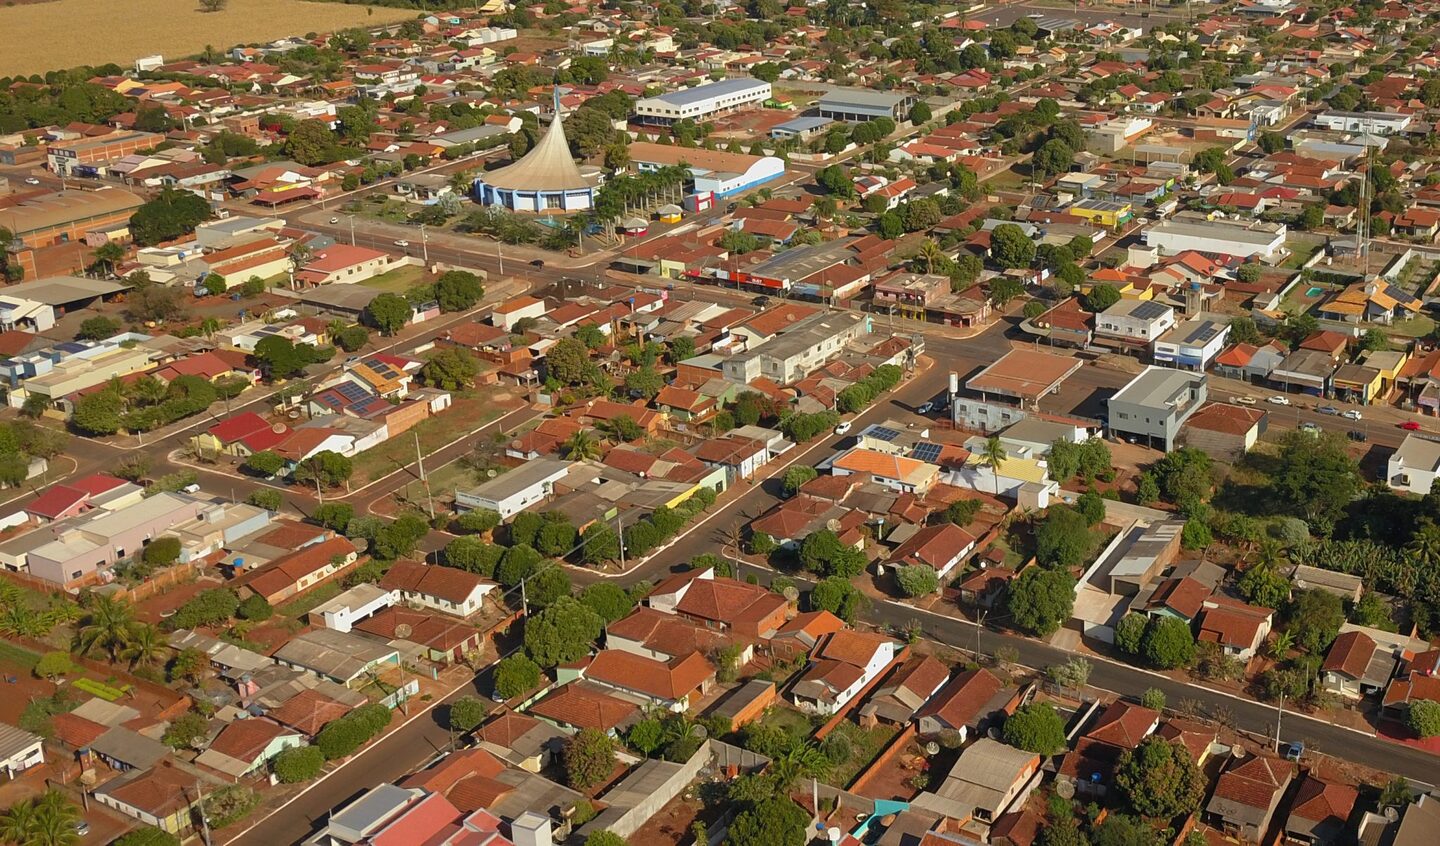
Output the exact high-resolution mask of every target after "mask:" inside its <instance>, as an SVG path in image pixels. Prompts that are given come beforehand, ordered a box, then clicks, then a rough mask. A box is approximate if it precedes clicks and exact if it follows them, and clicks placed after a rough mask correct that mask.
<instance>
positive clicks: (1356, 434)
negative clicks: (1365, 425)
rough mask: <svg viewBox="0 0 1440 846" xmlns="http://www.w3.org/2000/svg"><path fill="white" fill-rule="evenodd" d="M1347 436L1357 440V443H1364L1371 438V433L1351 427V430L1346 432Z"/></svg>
mask: <svg viewBox="0 0 1440 846" xmlns="http://www.w3.org/2000/svg"><path fill="white" fill-rule="evenodd" d="M1345 436H1346V437H1347V438H1349V439H1350V440H1352V441H1355V442H1357V443H1364V442H1365V441H1366V439H1367V438H1369V435H1366V434H1365V433H1364V432H1362V431H1360V430H1359V429H1351V430H1350V431H1348V432H1346V433H1345Z"/></svg>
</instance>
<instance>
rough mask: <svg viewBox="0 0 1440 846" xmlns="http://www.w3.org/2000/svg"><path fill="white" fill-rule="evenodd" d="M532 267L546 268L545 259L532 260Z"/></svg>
mask: <svg viewBox="0 0 1440 846" xmlns="http://www.w3.org/2000/svg"><path fill="white" fill-rule="evenodd" d="M530 266H531V267H544V266H545V259H531V260H530Z"/></svg>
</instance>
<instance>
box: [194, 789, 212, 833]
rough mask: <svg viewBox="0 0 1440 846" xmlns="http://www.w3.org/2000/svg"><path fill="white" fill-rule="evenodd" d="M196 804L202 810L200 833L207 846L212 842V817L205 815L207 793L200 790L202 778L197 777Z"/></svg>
mask: <svg viewBox="0 0 1440 846" xmlns="http://www.w3.org/2000/svg"><path fill="white" fill-rule="evenodd" d="M195 804H196V805H197V806H198V807H199V811H200V834H201V836H202V837H203V838H205V846H211V843H210V819H209V817H206V816H205V794H204V793H201V792H200V779H198V778H197V779H195Z"/></svg>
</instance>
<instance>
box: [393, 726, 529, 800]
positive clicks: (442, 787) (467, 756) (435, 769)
mask: <svg viewBox="0 0 1440 846" xmlns="http://www.w3.org/2000/svg"><path fill="white" fill-rule="evenodd" d="M517 716H518V715H517ZM526 719H528V718H526ZM531 722H534V720H531ZM504 770H505V765H504V764H502V763H501V762H500V761H499V760H498V759H496V757H495V756H494V755H491V754H490V753H489V752H487V751H485V750H484V749H462V750H458V751H455V752H452V753H450V754H449V755H446V756H445V757H443V758H441V759H440V760H439V761H437V762H436V763H435V765H434V766H432V767H428V768H426V769H423V770H421V771H420V772H418V773H412V774H410V775H408V776H406V777H405V778H404V779H401V780H400V781H399V782H396V783H397V784H398V785H399V786H401V787H405V788H412V787H419V788H423V789H425V790H429V791H430V792H432V793H449V792H450V789H451V788H452V787H454V786H455V785H456V784H457V783H458V782H460V781H463V780H464V779H465V778H467V777H469V776H472V775H476V776H483V777H486V778H494V777H495V776H497V775H499V774H500V773H502V772H504Z"/></svg>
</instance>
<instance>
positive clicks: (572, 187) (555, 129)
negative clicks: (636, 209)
mask: <svg viewBox="0 0 1440 846" xmlns="http://www.w3.org/2000/svg"><path fill="white" fill-rule="evenodd" d="M480 181H481V182H484V183H485V184H486V185H489V186H490V187H491V188H499V189H502V190H506V191H582V190H585V189H587V188H589V187H590V183H589V182H587V181H585V177H584V176H582V175H581V174H580V167H579V166H578V165H576V164H575V159H574V158H572V157H571V155H570V142H568V141H566V140H565V122H564V121H563V120H562V119H561V118H560V113H559V112H556V113H555V119H554V120H552V121H550V128H549V129H547V130H545V137H543V138H541V139H540V142H539V143H537V144H536V145H535V146H534V148H532V149H531V150H530V152H528V153H526V154H525V155H524V157H523V158H521V159H520V161H518V162H516V163H515V164H512V165H510V166H509V167H502V168H500V169H499V170H496V171H491V172H490V173H482V174H481V175H480Z"/></svg>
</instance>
